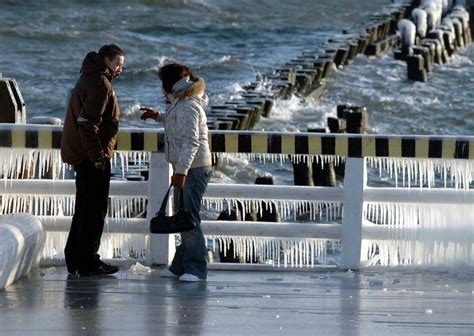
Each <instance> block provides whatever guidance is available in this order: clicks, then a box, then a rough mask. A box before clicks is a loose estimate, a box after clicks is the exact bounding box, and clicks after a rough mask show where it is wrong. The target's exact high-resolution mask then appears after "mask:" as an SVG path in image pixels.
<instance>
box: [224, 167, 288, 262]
mask: <svg viewBox="0 0 474 336" xmlns="http://www.w3.org/2000/svg"><path fill="white" fill-rule="evenodd" d="M255 184H260V185H274V184H275V180H274V178H273V176H259V177H257V178H256V179H255ZM266 205H268V204H267V203H265V202H260V204H259V205H258V206H259V207H260V209H254V208H251V209H246V211H244V207H243V206H242V204H241V203H240V202H239V203H237V206H236V207H235V208H233V209H227V210H223V211H221V212H220V214H219V216H218V217H217V220H225V221H242V220H244V221H258V222H280V221H281V218H280V214H279V213H278V209H277V207H276V205H275V204H274V203H273V202H272V203H271V204H269V205H268V206H266ZM281 246H283V244H281ZM234 251H235V250H234V243H233V242H232V240H231V241H230V242H229V243H228V245H227V246H226V247H222V248H221V246H219V260H220V262H222V263H239V262H251V263H258V262H259V261H260V260H259V256H258V255H257V253H256V251H255V250H254V251H253V255H254V258H253V259H252V260H250V259H249V260H243V258H242V256H240V255H239V254H238V253H234Z"/></svg>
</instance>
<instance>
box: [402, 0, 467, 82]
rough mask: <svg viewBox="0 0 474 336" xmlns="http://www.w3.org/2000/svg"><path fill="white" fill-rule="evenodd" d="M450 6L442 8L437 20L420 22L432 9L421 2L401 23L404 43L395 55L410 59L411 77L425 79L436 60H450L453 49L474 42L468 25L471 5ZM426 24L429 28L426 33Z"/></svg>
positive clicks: (408, 74)
mask: <svg viewBox="0 0 474 336" xmlns="http://www.w3.org/2000/svg"><path fill="white" fill-rule="evenodd" d="M471 5H472V4H471ZM450 6H451V7H449V6H447V7H446V8H443V9H444V11H443V13H442V14H441V13H440V17H439V18H438V19H437V20H434V21H432V22H431V21H430V20H428V21H427V22H424V24H420V22H419V21H420V20H422V19H423V20H427V19H426V18H427V17H428V18H429V15H427V13H428V12H429V10H428V9H427V7H426V5H425V4H423V3H422V4H421V5H419V6H417V7H416V8H415V9H414V10H412V13H411V15H410V17H409V18H407V19H404V20H403V21H405V23H406V24H404V25H400V26H399V31H400V34H401V36H402V38H401V44H402V45H401V47H400V48H399V49H396V50H395V51H394V57H395V59H398V60H403V61H406V62H407V77H408V79H410V80H413V81H422V82H424V81H426V80H427V74H428V73H429V72H430V71H431V70H432V64H433V63H437V64H444V63H448V62H449V58H450V56H451V55H452V54H453V53H454V52H456V51H457V50H458V49H460V48H464V47H465V46H467V45H469V44H470V43H471V42H472V34H471V26H470V24H469V23H470V21H471V20H470V12H472V7H469V6H467V7H464V6H463V5H459V4H457V5H455V6H453V4H451V5H450ZM429 13H430V15H432V14H433V13H431V12H429ZM410 20H413V21H414V23H413V22H412V21H410ZM427 23H428V24H427ZM426 27H428V31H427V32H426V33H425V29H426Z"/></svg>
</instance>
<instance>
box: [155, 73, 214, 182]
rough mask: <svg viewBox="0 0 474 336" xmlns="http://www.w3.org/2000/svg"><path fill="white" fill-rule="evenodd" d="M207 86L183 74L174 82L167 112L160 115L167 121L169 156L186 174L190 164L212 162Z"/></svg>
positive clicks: (175, 166) (168, 158)
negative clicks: (205, 110) (206, 108)
mask: <svg viewBox="0 0 474 336" xmlns="http://www.w3.org/2000/svg"><path fill="white" fill-rule="evenodd" d="M205 87H206V85H205V82H204V80H203V79H202V78H199V79H198V80H197V81H196V82H193V81H191V80H190V79H189V77H184V78H182V79H181V80H180V81H178V82H177V83H176V84H175V85H174V86H173V93H172V97H171V98H172V100H171V103H170V105H169V106H168V108H167V109H166V113H164V114H163V113H160V114H159V116H158V118H157V121H163V122H164V123H165V153H166V159H167V161H168V162H169V163H171V164H172V165H173V169H174V172H175V173H177V174H184V175H187V173H188V170H189V169H190V168H197V167H204V166H211V151H210V150H209V142H208V139H207V138H208V129H207V117H206V113H205V112H204V107H206V106H207V103H208V97H207V95H206V93H205Z"/></svg>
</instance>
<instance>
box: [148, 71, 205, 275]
mask: <svg viewBox="0 0 474 336" xmlns="http://www.w3.org/2000/svg"><path fill="white" fill-rule="evenodd" d="M159 77H160V79H161V82H162V89H163V93H164V95H165V97H166V99H167V101H168V102H169V104H168V107H167V109H166V112H165V113H160V112H158V111H155V110H153V109H150V108H142V109H141V110H143V111H144V113H143V114H142V116H141V119H143V120H145V119H147V118H151V119H155V120H156V121H159V122H160V121H162V122H164V124H165V139H166V141H165V153H166V159H167V161H168V162H169V163H171V165H172V166H173V176H172V178H171V181H172V184H173V186H175V187H176V188H180V189H181V192H182V193H183V196H184V206H185V207H186V208H187V209H188V210H189V211H190V212H191V213H192V215H193V217H194V219H195V221H196V223H197V225H196V227H195V228H194V229H193V230H191V231H187V232H182V233H181V242H182V243H181V245H179V246H178V247H177V248H176V253H175V255H174V258H173V262H172V263H171V266H170V267H169V269H165V270H164V271H163V272H162V276H166V277H179V280H181V281H202V280H205V279H206V278H207V248H206V244H205V239H204V235H203V233H202V230H201V225H200V223H201V218H200V215H199V212H200V209H201V202H202V197H203V195H204V192H205V190H206V187H207V184H208V183H209V180H210V178H211V175H212V169H211V152H210V150H209V143H208V140H207V136H208V129H207V119H206V114H205V112H204V107H206V106H207V102H208V98H207V95H206V93H205V83H204V80H203V79H202V78H199V77H195V76H193V74H192V73H191V71H190V70H189V68H188V67H186V66H184V65H181V64H177V63H172V64H168V65H165V66H163V67H162V68H161V69H160V71H159Z"/></svg>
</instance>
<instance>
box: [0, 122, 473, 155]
mask: <svg viewBox="0 0 474 336" xmlns="http://www.w3.org/2000/svg"><path fill="white" fill-rule="evenodd" d="M61 132H62V127H61V126H42V125H11V124H1V125H0V147H10V148H38V149H58V148H59V147H60V143H61ZM209 143H210V147H211V151H212V152H213V153H254V154H294V155H338V156H348V157H393V158H441V159H470V160H474V136H459V137H455V136H412V135H389V136H384V135H358V134H357V135H356V134H324V133H276V132H251V131H210V134H209ZM163 145H164V135H163V131H162V130H157V129H138V128H123V129H120V132H119V135H118V139H117V146H116V149H117V150H124V151H128V150H130V151H163Z"/></svg>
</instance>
